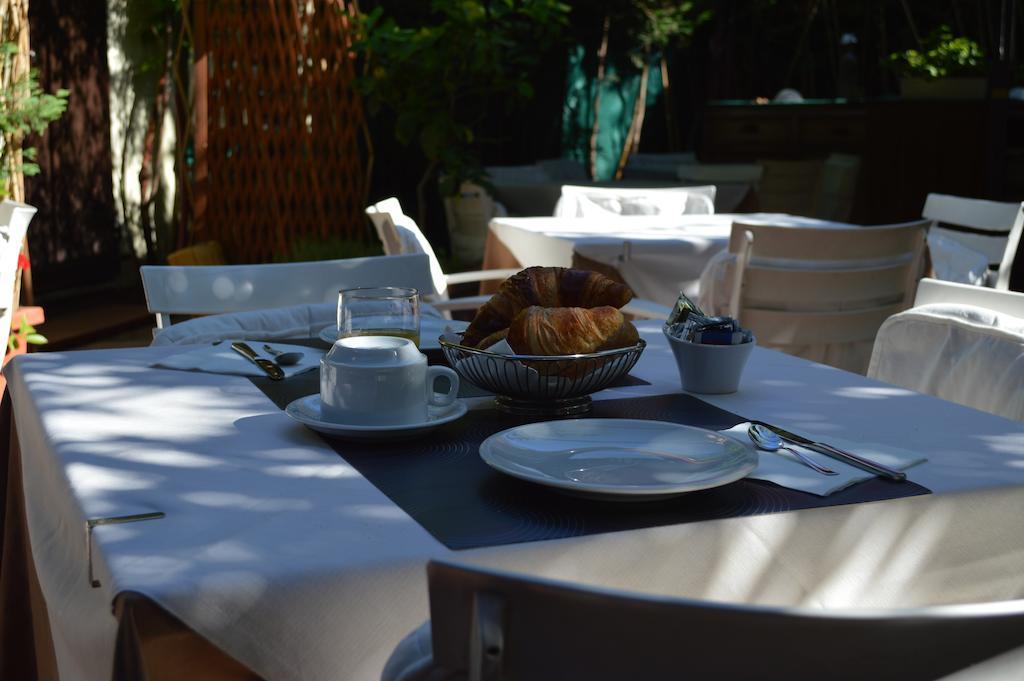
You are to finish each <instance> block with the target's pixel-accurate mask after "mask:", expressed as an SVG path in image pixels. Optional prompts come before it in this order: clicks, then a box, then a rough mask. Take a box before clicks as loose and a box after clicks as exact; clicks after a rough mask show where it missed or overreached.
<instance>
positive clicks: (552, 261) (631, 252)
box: [481, 213, 856, 307]
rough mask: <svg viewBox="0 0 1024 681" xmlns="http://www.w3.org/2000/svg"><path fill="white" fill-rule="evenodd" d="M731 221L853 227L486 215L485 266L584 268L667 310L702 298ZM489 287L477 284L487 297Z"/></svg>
mask: <svg viewBox="0 0 1024 681" xmlns="http://www.w3.org/2000/svg"><path fill="white" fill-rule="evenodd" d="M734 222H745V223H749V224H773V225H783V226H788V227H794V228H800V227H816V228H835V229H843V228H853V227H856V225H852V224H849V223H845V222H836V221H833V220H821V219H818V218H810V217H803V216H799V215H789V214H785V213H714V214H710V215H665V214H661V215H609V216H607V217H601V218H596V217H585V218H565V217H532V218H513V217H507V218H506V217H497V218H492V219H491V221H490V224H489V232H488V235H487V239H486V241H485V242H484V256H483V269H501V268H510V267H532V266H535V265H541V266H546V267H573V266H574V265H575V266H578V267H583V268H586V269H595V270H597V271H601V272H603V273H604V274H607V275H609V276H615V277H616V278H618V279H620V280H621V281H624V282H625V283H627V284H629V286H630V288H632V289H633V291H634V292H635V293H636V294H637V296H638V297H640V298H643V299H645V300H650V301H653V302H655V303H659V304H661V305H667V306H670V307H671V306H672V305H673V304H674V303H675V301H676V298H677V297H678V296H679V292H680V291H682V292H683V293H686V295H688V296H690V297H691V298H696V297H697V295H698V294H699V293H700V280H701V273H702V272H703V271H704V269H705V267H707V265H708V263H710V262H711V261H712V259H713V258H714V257H715V256H716V255H718V254H720V253H722V252H724V251H725V250H726V248H727V247H728V245H729V234H730V233H731V231H732V224H733V223H734ZM494 286H495V284H494V283H491V284H489V287H490V288H488V287H484V286H482V287H481V291H482V292H490V290H492V289H493V288H494Z"/></svg>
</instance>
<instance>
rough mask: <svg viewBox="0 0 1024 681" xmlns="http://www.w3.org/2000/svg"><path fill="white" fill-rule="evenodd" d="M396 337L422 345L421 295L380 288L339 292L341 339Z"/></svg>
mask: <svg viewBox="0 0 1024 681" xmlns="http://www.w3.org/2000/svg"><path fill="white" fill-rule="evenodd" d="M350 336H397V337H399V338H408V339H409V340H411V341H412V342H413V343H415V344H416V347H419V344H420V296H419V292H418V291H417V290H416V289H414V288H401V287H396V286H379V287H374V288H350V289H342V290H341V291H339V292H338V338H348V337H350Z"/></svg>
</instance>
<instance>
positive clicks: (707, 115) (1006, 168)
mask: <svg viewBox="0 0 1024 681" xmlns="http://www.w3.org/2000/svg"><path fill="white" fill-rule="evenodd" d="M1022 125H1024V103H1022V102H1011V101H1007V100H1002V101H999V100H978V101H962V100H961V101H935V100H931V101H927V100H920V101H909V100H881V101H872V102H862V103H851V104H837V103H833V102H812V103H804V104H788V105H783V104H779V105H774V104H768V105H754V104H735V103H723V104H709V105H708V106H707V107H706V109H705V112H704V119H703V123H702V126H701V131H700V137H699V139H700V142H699V145H698V155H699V158H700V160H701V161H704V162H711V163H714V162H726V161H758V160H806V159H813V158H824V157H825V156H827V155H829V154H830V153H836V152H839V153H846V154H856V155H858V156H860V157H861V173H860V178H859V182H858V188H857V193H856V200H855V203H854V209H853V215H852V218H851V219H853V220H854V221H855V222H861V223H864V224H878V223H883V222H896V221H900V220H911V219H914V218H917V217H920V215H921V208H922V207H923V206H924V200H925V196H926V195H927V194H928V193H929V192H941V193H946V194H958V195H962V196H973V197H978V198H991V199H997V200H1005V201H1010V200H1017V201H1020V200H1022V199H1024V196H1022V195H1021V194H1022V193H1024V187H1022V183H1021V182H1020V181H1019V180H1020V179H1024V172H1022V171H1024V163H1022V161H1024V130H1021V129H1020V127H1021V126H1022ZM1018 175H1021V176H1022V177H1021V178H1018ZM1015 178H1017V179H1015Z"/></svg>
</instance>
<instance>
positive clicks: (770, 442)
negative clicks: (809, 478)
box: [747, 423, 839, 475]
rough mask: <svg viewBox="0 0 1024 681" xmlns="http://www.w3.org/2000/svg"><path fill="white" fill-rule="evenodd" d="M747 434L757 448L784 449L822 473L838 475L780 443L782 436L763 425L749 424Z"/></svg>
mask: <svg viewBox="0 0 1024 681" xmlns="http://www.w3.org/2000/svg"><path fill="white" fill-rule="evenodd" d="M747 435H748V436H749V437H750V439H751V440H752V441H753V442H754V444H755V445H757V448H758V449H763V450H765V451H766V452H777V451H778V450H780V449H784V450H786V451H787V452H789V453H790V454H792V455H793V456H795V457H796V458H798V459H800V461H802V462H803V463H805V464H806V465H808V466H809V467H811V468H813V469H814V470H816V471H818V472H819V473H821V474H822V475H839V474H838V473H836V472H835V471H834V470H832V469H831V468H826V467H825V466H822V465H821V464H820V463H818V462H817V461H815V460H814V459H812V458H810V457H809V456H807V455H805V454H803V453H802V452H799V451H797V450H795V449H793V448H792V447H787V446H786V445H784V444H782V438H780V437H779V436H778V435H776V434H775V433H773V432H772V431H771V430H769V429H767V428H765V427H764V426H761V425H758V424H756V423H755V424H754V425H752V426H750V428H748V429H747Z"/></svg>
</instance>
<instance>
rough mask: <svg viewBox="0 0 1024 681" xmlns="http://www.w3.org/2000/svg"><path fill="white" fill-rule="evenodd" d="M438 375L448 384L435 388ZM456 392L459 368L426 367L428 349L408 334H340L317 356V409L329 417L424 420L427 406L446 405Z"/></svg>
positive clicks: (381, 422)
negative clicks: (418, 345) (419, 346)
mask: <svg viewBox="0 0 1024 681" xmlns="http://www.w3.org/2000/svg"><path fill="white" fill-rule="evenodd" d="M442 376H444V377H446V378H447V379H448V382H449V388H448V390H447V392H443V393H439V392H436V391H435V383H436V382H437V379H438V378H440V377H442ZM458 394H459V377H458V374H456V373H455V372H454V371H452V370H451V369H449V368H447V367H437V366H434V367H428V366H427V357H426V355H424V354H423V353H421V352H420V351H419V350H418V349H417V348H416V344H415V343H413V342H412V341H411V340H409V339H408V338H398V337H396V336H352V337H349V338H342V339H340V340H338V341H336V342H335V343H334V347H332V348H331V350H330V352H328V353H327V355H326V356H325V357H324V358H323V359H321V360H320V403H321V406H320V413H321V415H322V417H323V419H324V420H325V421H329V422H332V423H344V424H349V425H377V426H398V425H405V424H411V423H424V422H426V420H427V408H428V406H429V407H446V406H449V405H451V404H452V403H453V402H455V398H456V397H457V396H458Z"/></svg>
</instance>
